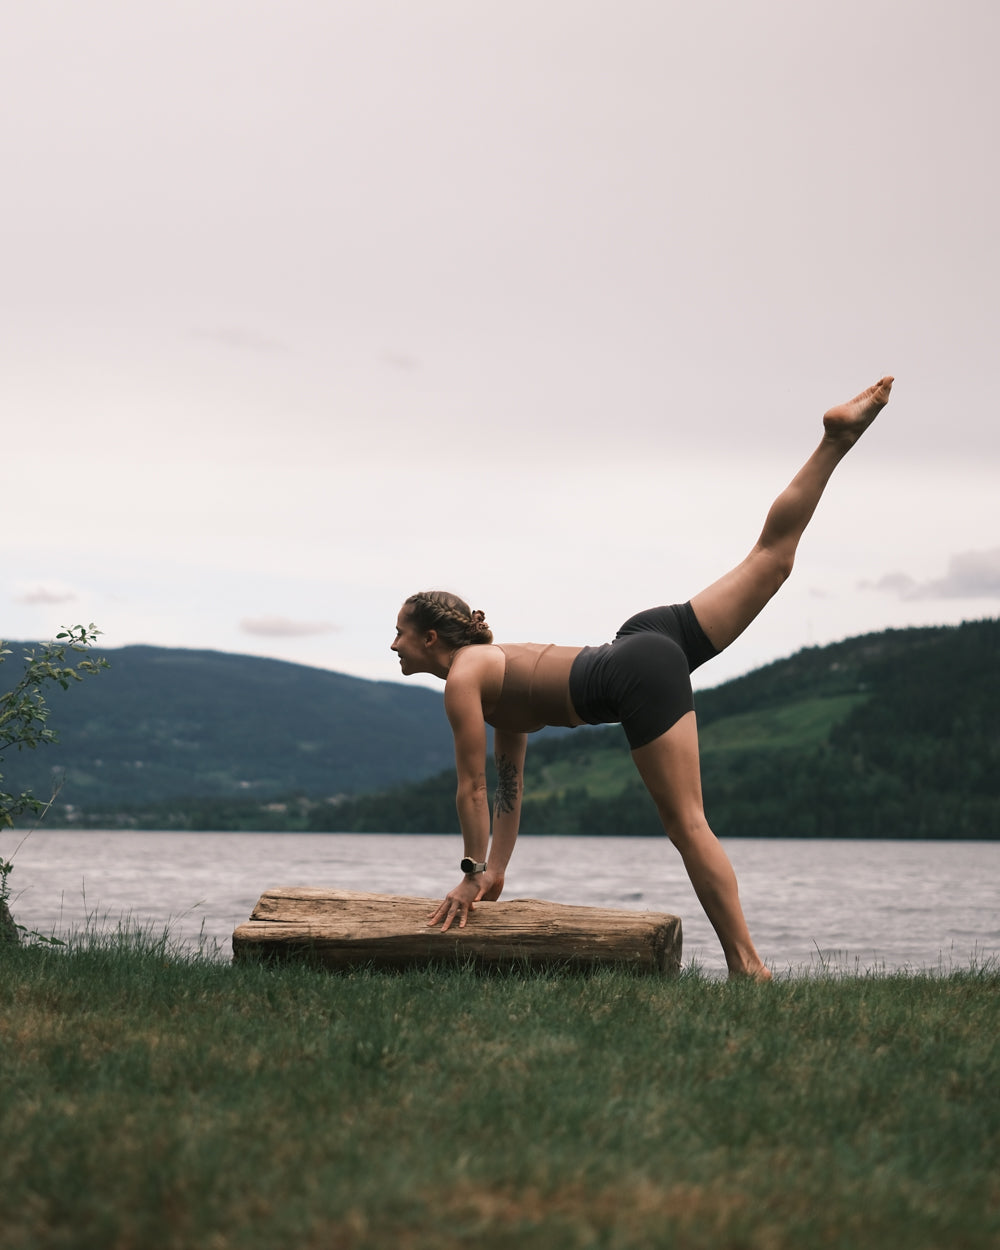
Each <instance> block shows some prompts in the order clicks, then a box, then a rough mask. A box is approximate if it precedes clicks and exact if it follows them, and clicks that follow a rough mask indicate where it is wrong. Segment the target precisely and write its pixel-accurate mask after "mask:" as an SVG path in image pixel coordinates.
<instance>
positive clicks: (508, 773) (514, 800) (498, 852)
mask: <svg viewBox="0 0 1000 1250" xmlns="http://www.w3.org/2000/svg"><path fill="white" fill-rule="evenodd" d="M527 748H528V735H527V734H521V733H511V732H510V731H508V730H502V729H498V730H496V731H495V733H494V735H493V755H494V758H495V760H496V766H497V788H496V794H495V795H494V798H493V838H492V841H491V843H490V853H489V857H488V859H487V867H486V872H485V874H484V878H485V880H484V881H483V885H484V887H485V888H484V890H483V893H482V894H481V895H480V897H481V898H484V899H487V900H488V901H490V902H492V901H493V900H494V899H498V898H499V897H500V894H501V891H502V890H503V883H504V876H505V874H506V871H507V865H508V863H509V862H510V857H511V855H513V853H514V845H515V843H516V842H517V830H518V826H519V825H520V822H521V797H522V795H523V793H524V757H525V753H526V751H527Z"/></svg>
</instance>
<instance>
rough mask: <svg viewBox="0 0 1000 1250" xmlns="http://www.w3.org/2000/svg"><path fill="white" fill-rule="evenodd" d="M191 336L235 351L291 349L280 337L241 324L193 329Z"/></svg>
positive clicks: (282, 351) (278, 350)
mask: <svg viewBox="0 0 1000 1250" xmlns="http://www.w3.org/2000/svg"><path fill="white" fill-rule="evenodd" d="M191 337H192V338H193V339H206V340H208V341H209V342H212V343H219V344H220V345H221V346H223V347H231V348H233V349H234V350H235V351H242V352H263V353H270V352H279V353H285V352H288V351H289V350H290V348H289V347H288V344H287V343H283V342H282V341H281V340H280V339H276V338H271V337H270V336H269V335H266V334H259V333H258V332H257V331H256V330H247V329H244V328H243V327H240V326H220V327H218V328H217V329H214V330H192V331H191Z"/></svg>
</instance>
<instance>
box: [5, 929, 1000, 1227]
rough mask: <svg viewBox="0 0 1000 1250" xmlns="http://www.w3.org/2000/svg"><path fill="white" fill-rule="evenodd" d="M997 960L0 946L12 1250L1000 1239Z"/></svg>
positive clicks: (127, 942)
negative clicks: (645, 966)
mask: <svg viewBox="0 0 1000 1250" xmlns="http://www.w3.org/2000/svg"><path fill="white" fill-rule="evenodd" d="M998 1035H1000V969H998V968H997V967H996V966H995V965H991V966H986V967H983V968H973V969H970V970H968V971H966V972H958V973H952V974H950V975H947V976H930V975H928V976H922V975H917V976H914V975H906V976H902V975H899V976H896V975H874V976H837V975H823V976H817V977H801V978H797V979H791V978H789V979H786V980H783V981H778V982H777V983H775V984H773V985H770V986H757V985H744V984H732V985H731V984H726V983H724V982H717V981H713V980H709V979H705V978H703V977H701V976H699V975H697V974H696V973H694V974H692V973H687V974H685V975H683V976H681V977H680V978H678V979H676V980H659V979H652V978H648V979H644V978H637V977H635V976H633V975H631V974H628V973H617V972H604V973H600V974H596V975H590V976H587V975H580V974H556V973H553V974H545V975H539V974H524V975H518V974H510V975H503V976H481V975H477V974H475V973H472V972H469V971H464V970H457V971H456V970H446V969H433V968H431V969H427V970H425V971H420V972H414V973H406V974H400V975H388V974H380V973H369V972H364V973H358V974H355V975H349V976H332V975H329V974H325V973H322V972H318V971H315V970H311V969H308V968H305V967H281V968H274V967H267V966H260V965H253V964H251V965H240V966H230V965H228V964H222V963H219V962H217V961H211V960H208V959H199V958H192V957H190V956H184V955H182V954H180V953H178V952H177V951H175V950H174V949H173V947H172V945H171V943H170V941H169V940H168V939H167V938H163V939H161V940H154V939H153V938H151V937H149V936H148V935H143V934H142V933H134V932H124V933H122V932H119V933H117V934H111V935H103V936H101V935H89V936H85V937H83V938H81V939H78V940H76V941H75V942H74V943H73V944H72V945H71V946H70V947H69V948H66V949H52V948H46V947H43V946H37V945H36V946H29V947H27V948H22V949H18V948H13V947H9V946H0V1193H2V1195H3V1209H2V1215H0V1247H2V1248H3V1250H28V1248H29V1247H30V1248H31V1250H44V1248H48V1247H67V1248H70V1247H72V1248H73V1250H77V1248H87V1247H91V1246H92V1247H102V1250H124V1248H131V1247H143V1248H144V1250H158V1248H160V1247H170V1248H171V1250H174V1248H176V1250H191V1248H192V1247H212V1248H213V1250H227V1248H228V1247H233V1248H234V1250H236V1248H237V1247H238V1248H239V1250H254V1248H256V1247H265V1246H266V1247H274V1246H282V1247H290V1248H292V1250H301V1248H313V1247H315V1248H316V1250H320V1248H325V1247H331V1248H335V1250H350V1248H353V1247H383V1246H384V1247H392V1248H393V1250H395V1247H400V1248H402V1250H448V1248H450V1247H457V1246H465V1245H471V1244H475V1245H476V1246H477V1247H482V1248H484V1250H493V1248H496V1247H511V1248H513V1247H515V1246H516V1247H518V1248H519V1250H535V1248H536V1247H537V1248H538V1250H561V1248H562V1247H567V1248H569V1247H572V1248H574V1250H575V1248H581V1250H582V1248H584V1247H609V1248H613V1247H640V1246H641V1247H647V1246H681V1247H706V1248H707V1247H712V1248H713V1250H719V1248H720V1247H746V1248H756V1247H760V1248H761V1250H764V1248H765V1247H766V1248H767V1250H776V1248H782V1247H796V1250H801V1248H802V1247H818V1246H823V1247H825V1246H838V1247H868V1246H871V1247H879V1248H880V1250H882V1248H883V1247H887V1246H902V1245H905V1246H906V1247H907V1248H908V1250H920V1248H923V1247H948V1248H949V1250H956V1248H961V1247H984V1248H985V1247H994V1246H996V1245H997V1244H998V1242H1000V1168H998V1160H1000V1061H998V1048H997V1038H998Z"/></svg>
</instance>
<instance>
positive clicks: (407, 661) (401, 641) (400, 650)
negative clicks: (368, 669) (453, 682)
mask: <svg viewBox="0 0 1000 1250" xmlns="http://www.w3.org/2000/svg"><path fill="white" fill-rule="evenodd" d="M427 642H428V638H427V635H426V634H425V633H421V632H420V631H419V630H418V629H417V628H416V626H415V625H414V624H413V622H412V621H411V620H410V617H409V615H408V613H407V611H406V608H405V607H404V608H402V609H401V610H400V613H399V616H398V617H397V618H396V637H395V638H394V639H393V641H392V645H391V648H390V650H392V651H395V653H396V655H397V656H398V657H399V668H400V671H401V672H402V674H403V676H404V677H409V676H410V674H411V673H426V672H428V671H429V670H428V668H427Z"/></svg>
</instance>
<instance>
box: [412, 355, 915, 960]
mask: <svg viewBox="0 0 1000 1250" xmlns="http://www.w3.org/2000/svg"><path fill="white" fill-rule="evenodd" d="M892 382H893V379H892V378H891V377H884V378H882V379H881V381H879V382H876V383H875V385H874V386H870V387H869V388H868V389H867V390H866V391H862V393H861V394H860V395H857V396H856V397H855V398H854V399H852V400H849V401H848V402H847V403H845V404H840V405H838V406H837V407H835V408H831V409H830V411H829V412H827V413H826V415H825V416H824V418H823V427H824V429H823V438H822V440H821V442H820V444H819V447H818V448H817V449H816V451H814V452H813V454H812V456H810V458H809V459H808V460H807V461H806V463H805V465H804V466H803V467H802V469H801V470H800V471H799V473H798V474H797V475H796V476H795V478H794V479H793V480H792V482H791V483H790V485H789V486H787V487H786V488H785V490H784V491H783V492H782V493H781V494H780V495H779V496H778V498H777V499H776V500H775V501H774V503H773V504H772V506H771V509H770V511H769V512H768V514H767V519H766V520H765V522H764V528H763V530H762V532H761V535H760V538H758V540H757V542H756V544H755V546H754V548H753V550H752V551H751V552H750V554H749V555H748V556H747V558H746V559H745V560H744V561H743V563H742V564H740V565H738V566H737V567H736V568H735V569H733V570H732V571H731V572H729V573H727V574H726V575H725V576H724V577H722V578H721V579H720V580H719V581H717V582H714V583H713V584H712V585H711V586H709V587H708V588H707V589H706V590H703V591H701V593H700V594H697V595H695V596H694V598H693V599H692V600H691V601H690V602H689V603H686V604H683V605H675V606H673V607H665V608H653V609H650V610H648V611H646V612H641V613H639V615H638V616H634V617H632V618H630V619H629V620H628V621H626V623H625V624H624V625H623V626H622V628H621V630H620V631H619V633H618V636H617V637H616V638H615V641H614V642H613V643H606V644H605V645H604V646H602V647H556V646H542V645H539V644H535V643H518V644H515V645H507V644H504V645H502V646H499V645H496V644H494V643H493V635H492V633H491V632H490V629H489V627H488V625H487V624H486V621H485V618H484V615H483V613H482V612H479V611H475V612H472V611H470V610H469V607H468V605H467V604H466V603H464V602H463V600H461V599H459V598H458V597H457V596H455V595H450V594H447V593H445V592H441V591H429V592H421V593H420V594H416V595H411V597H410V598H409V599H407V601H406V602H405V603H404V604H403V607H402V610H401V611H400V613H399V619H398V620H397V622H396V637H395V640H394V642H393V643H392V650H393V651H395V652H396V654H397V655H398V657H399V664H400V668H401V670H402V672H403V674H404V676H409V675H410V674H411V673H433V674H434V676H436V677H441V678H443V679H444V681H445V692H444V704H445V711H446V712H447V715H448V720H449V722H450V723H451V728H452V732H453V734H454V738H455V761H456V766H457V771H458V794H457V806H458V819H459V824H460V825H461V828H462V838H463V840H464V843H465V856H466V857H465V858H464V859H463V860H462V862H461V865H460V867H461V869H462V872H463V874H464V875H463V877H462V880H461V881H460V882H459V884H458V885H457V886H456V887H455V888H454V889H453V890H452V891H451V892H450V893H449V894H448V896H447V897H446V898H445V899H444V901H443V902H442V903H441V905H440V907H438V908H437V910H436V911H435V912H434V914H433V915H432V916H431V917H430V923H431V924H437V923H439V922H441V927H442V932H444V931H445V930H447V929H449V928H450V927H451V925H452V924H454V923H455V921H457V922H458V925H459V928H463V927H464V926H465V924H466V923H467V921H468V918H469V913H470V912H471V911H472V910H473V904H474V903H475V902H477V901H478V900H480V899H488V900H491V899H496V898H499V897H500V892H501V890H502V889H503V883H504V872H505V870H506V867H507V863H508V861H509V860H510V857H511V853H512V852H513V850H514V843H515V841H516V839H517V829H518V821H519V818H520V811H521V793H522V778H523V773H524V756H525V750H526V747H527V735H528V734H529V733H533V732H534V731H535V730H536V729H540V728H542V726H543V725H570V726H572V725H582V724H603V723H612V722H618V721H620V722H621V724H622V727H623V728H624V730H625V733H626V736H627V737H628V741H629V746H630V747H631V750H632V759H633V760H634V761H635V765H636V768H638V770H639V775H640V776H641V777H642V780H643V782H644V783H645V785H646V788H647V789H648V791H649V793H650V795H651V796H652V798H653V801H654V802H655V804H656V807H657V810H658V812H659V814H660V819H661V821H662V822H663V827H664V829H665V830H666V832H667V834H668V836H669V837H670V840H671V841H672V842H673V844H674V845H675V846H676V847H677V849H678V850H679V851H680V853H681V856H682V858H683V860H684V866H685V868H686V869H687V873H688V876H689V877H690V878H691V884H692V885H693V886H694V889H695V892H696V894H697V895H698V898H699V900H700V902H701V905H702V906H703V907H704V909H705V913H706V914H707V916H708V918H709V920H710V921H711V922H712V925H713V927H714V929H715V931H716V933H717V934H718V936H719V941H720V942H721V943H722V949H723V951H724V952H725V956H726V963H727V965H728V967H729V973H730V976H751V977H756V978H757V979H759V980H769V979H770V976H771V974H770V972H769V971H768V970H767V968H766V967H765V966H764V963H763V962H762V960H761V958H760V956H759V955H758V953H757V951H756V949H755V948H754V944H753V941H752V940H751V937H750V931H749V929H748V928H747V923H746V920H745V919H744V916H743V909H742V907H741V906H740V899H739V891H738V888H737V883H736V875H735V873H734V872H733V868H732V865H731V864H730V862H729V859H728V857H727V856H726V853H725V851H724V850H723V849H722V846H721V845H720V843H719V841H718V840H717V838H716V837H715V835H714V834H713V833H712V831H711V829H710V828H709V826H708V822H707V821H706V819H705V813H704V810H703V807H702V796H701V775H700V770H699V763H698V732H697V727H696V723H695V714H694V710H693V708H694V705H693V698H692V693H691V680H690V674H691V671H692V670H693V669H694V668H696V667H697V666H698V665H699V664H702V663H704V661H705V660H707V659H710V658H711V657H712V656H713V655H717V654H718V653H719V652H720V651H722V650H723V649H724V648H725V647H728V646H729V644H730V643H731V642H732V641H733V639H735V638H737V637H739V635H740V634H741V633H742V632H743V631H744V630H745V629H746V627H747V626H748V625H749V624H750V622H751V621H752V620H753V619H754V617H756V616H757V614H758V613H759V612H760V610H761V609H762V608H763V607H764V605H765V604H766V603H767V602H768V600H769V599H770V598H771V596H772V595H773V594H774V593H775V592H776V591H777V590H778V588H779V587H780V586H781V585H782V583H783V582H784V581H785V579H786V578H787V577H788V575H789V574H790V573H791V571H792V563H793V560H794V558H795V551H796V548H797V547H798V543H799V539H800V538H801V537H802V534H803V531H804V530H805V528H806V526H807V525H808V523H809V520H810V518H811V517H812V515H813V512H814V511H815V509H816V505H817V504H818V503H819V500H820V496H821V495H822V494H823V491H824V489H825V487H826V484H827V482H828V481H829V480H830V476H831V474H832V473H833V470H834V469H835V468H836V467H837V465H838V464H839V463H840V461H841V460H842V459H843V457H844V456H845V455H846V454H847V452H848V451H849V450H850V449H851V447H853V446H854V444H855V443H856V442H857V440H858V439H859V438H860V437H861V435H862V434H863V433H864V431H865V430H866V429H867V428H868V426H869V425H870V424H871V423H872V421H874V419H875V417H876V416H877V414H878V413H879V412H880V411H881V409H882V408H884V407H885V405H886V404H887V403H888V401H889V392H890V389H891V387H892ZM487 725H491V726H492V727H493V729H494V754H495V758H496V766H497V789H496V795H495V799H494V807H493V831H492V840H491V837H490V809H489V800H488V797H487V792H486V726H487Z"/></svg>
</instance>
